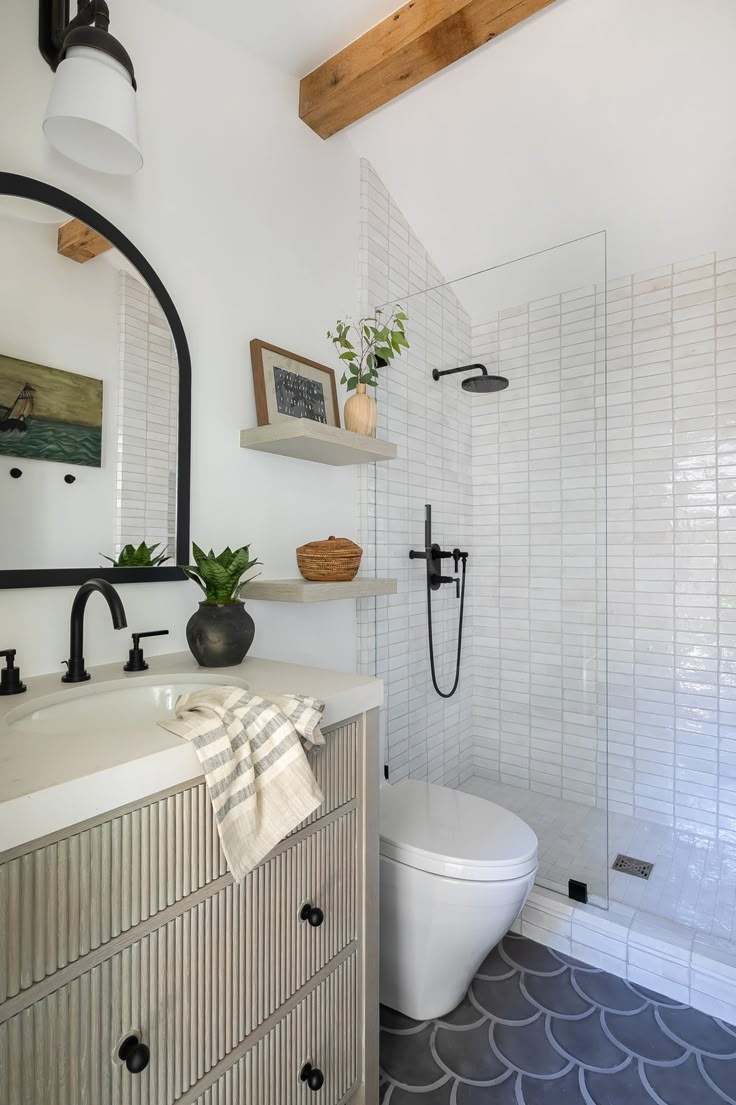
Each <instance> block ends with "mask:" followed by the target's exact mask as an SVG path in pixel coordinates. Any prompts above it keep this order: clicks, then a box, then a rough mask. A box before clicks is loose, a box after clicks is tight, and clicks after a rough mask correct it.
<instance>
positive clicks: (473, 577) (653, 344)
mask: <svg viewBox="0 0 736 1105" xmlns="http://www.w3.org/2000/svg"><path fill="white" fill-rule="evenodd" d="M362 187H363V216H362V219H363V221H362V234H363V239H362V252H361V276H362V287H363V294H364V306H365V307H368V306H371V305H375V304H376V303H382V302H385V301H388V300H391V299H392V298H394V297H403V296H405V292H406V288H407V287H408V289H409V292H410V295H411V294H412V293H420V292H422V291H426V290H427V289H428V288H435V290H434V291H433V292H432V293H431V294H425V295H417V296H416V299H415V300H413V301H412V299H409V301H408V305H409V313H410V315H412V321H411V324H410V328H411V333H410V337H411V338H412V343H413V350H412V353H411V355H410V356H409V357H407V358H402V359H401V361H399V362H398V363H397V364H396V365H394V366H392V367H391V368H390V369H389V370H387V372H386V373H385V378H384V381H383V383H382V387H381V389H380V391H379V393H378V399H379V408H380V424H379V434H381V436H386V437H389V438H390V439H392V440H394V441H396V442H398V444H399V447H400V459H399V461H398V462H395V463H392V464H391V465H386V466H384V467H383V468H380V467H379V468H378V471H377V472H375V473H374V472H370V473H368V474H366V476H365V477H364V480H363V486H362V489H361V519H362V524H363V533H364V539H365V541H366V545H367V547H368V549H369V552H371V553H373V552H375V553H376V562H377V565H379V570H381V571H386V572H390V574H392V575H398V576H399V579H400V594H399V596H397V597H396V598H390V599H385V600H379V601H378V602H377V603H375V604H374V603H370V604H365V603H364V604H363V605H362V607H361V610H360V612H359V619H360V634H361V662H362V664H363V667H364V670H366V671H372V670H377V672H378V674H379V675H382V676H383V677H384V678H385V679H386V680H387V689H388V699H387V703H388V705H387V711H386V713H387V725H388V736H389V753H390V760H391V766H392V773H393V774H394V777H396V778H398V777H400V776H401V775H402V774H407V773H409V772H411V773H412V774H414V775H417V776H419V777H430V778H434V779H438V780H440V781H443V782H446V783H456V782H457V781H460V782H462V781H464V780H466V779H467V778H468V777H470V776H472V775H475V776H477V777H482V778H485V779H488V780H490V781H497V782H501V783H503V784H507V785H510V786H513V787H516V788H519V787H520V788H526V789H528V790H530V791H532V792H535V793H537V794H540V795H544V796H548V797H550V798H553V799H560V800H564V801H568V802H571V803H573V802H574V803H575V804H577V805H578V806H580V807H586V806H587V807H595V806H598V807H599V808H601V809H605V808H606V806H607V805H609V806H610V809H611V811H612V812H613V813H615V814H617V815H621V816H622V817H626V816H629V817H634V818H636V819H637V823H640V822H642V821H643V822H648V823H656V824H659V825H661V826H664V827H668V828H670V829H673V830H674V831H675V833H676V837H674V838H673V839H676V840H677V841H680V842H681V841H682V840H683V839H689V840H691V841H692V847H693V854H694V855H702V856H703V857H705V856H707V855H710V854H711V853H712V849H710V850H709V848H708V842H709V841H717V842H719V843H720V844H722V845H733V844H736V630H735V629H734V624H735V623H736V257H734V256H732V255H731V254H728V255H727V254H723V255H721V254H713V253H712V254H708V255H706V256H703V257H700V258H695V259H693V260H690V261H685V262H682V263H675V264H671V265H666V266H662V267H661V268H660V269H658V270H656V271H654V272H649V273H641V274H636V275H633V276H629V277H624V278H620V279H615V280H610V281H608V283H607V286H606V285H605V284H604V283H603V282H601V283H600V284H598V285H592V286H591V287H589V288H583V289H579V290H576V291H569V292H563V293H562V294H560V295H555V296H551V297H549V298H547V299H544V300H539V301H536V302H532V303H528V304H524V305H521V306H519V307H516V308H512V309H509V310H504V311H502V312H500V313H497V314H494V315H492V316H491V317H490V318H486V319H474V320H472V321H471V320H470V319H469V318H468V315H467V313H466V312H465V311H464V309H463V307H462V305H461V304H460V303H459V302H458V300H457V299H456V298H455V296H454V294H453V292H452V289H451V288H437V287H436V285H440V284H441V283H442V276H441V274H440V273H439V272H438V271H437V270H436V268H435V267H434V266H433V265H432V263H431V261H430V260H429V258H428V257H427V254H426V252H425V251H424V249H423V248H422V246H421V244H420V243H419V242H417V240H416V238H415V237H414V235H413V234H412V231H411V228H410V227H409V226H408V225H407V223H406V220H405V219H404V218H403V216H402V214H401V212H400V211H399V210H398V209H397V208H396V206H395V204H394V203H393V201H392V200H391V197H390V196H389V195H388V193H387V192H386V189H385V188H384V186H383V185H382V183H381V181H380V180H379V179H378V177H377V176H376V174H375V173H374V172H373V170H372V168H371V167H370V165H368V164H367V163H364V165H363V184H362ZM604 321H605V325H604ZM606 340H607V349H608V354H607V369H606V356H605V349H606ZM468 356H471V357H472V359H473V360H476V359H477V360H480V361H483V362H485V363H487V364H488V367H489V371H495V372H499V373H501V374H503V375H506V376H508V378H509V380H510V387H509V388H508V390H506V391H504V392H502V393H500V394H499V395H497V396H495V395H494V396H479V397H474V398H471V397H469V396H466V395H465V393H463V392H462V390H461V388H460V387H459V386H457V385H454V384H452V383H451V382H449V381H447V380H446V381H443V382H442V383H441V384H438V385H435V384H433V383H432V381H431V379H430V377H429V372H430V371H431V369H432V368H433V367H435V366H436V367H450V366H451V365H453V364H459V363H464V361H465V360H466V359H467V358H468ZM468 465H470V468H468ZM425 501H431V502H433V504H434V506H435V517H436V523H437V537H438V539H439V540H441V541H442V542H443V543H446V544H450V545H453V544H455V542H456V541H458V540H459V541H460V543H461V544H465V543H467V544H468V545H469V547H470V551H471V561H470V582H469V587H468V596H469V611H468V619H467V637H466V647H465V655H466V667H465V674H464V679H463V681H462V683H461V693H460V695H459V696H458V698H456V699H453V700H451V702H450V703H449V704H447V703H443V702H442V701H441V700H439V699H438V698H437V697H436V696H435V695H434V694H433V692H432V690H431V684H430V683H429V672H428V663H427V650H426V627H425V595H424V589H423V587H422V582H421V566H418V565H417V563H416V562H415V563H411V562H409V561H408V560H407V559H406V556H407V553H408V549H409V548H410V547H412V546H414V547H417V546H420V545H421V544H422V525H423V505H424V502H425ZM374 539H375V540H374ZM437 608H438V611H439V616H438V625H439V626H440V627H441V628H440V635H441V637H442V638H443V646H442V647H441V648H440V651H441V653H442V654H443V656H444V673H443V678H444V680H445V682H446V681H447V679H448V677H449V674H450V672H449V667H450V663H449V661H450V659H451V657H452V652H453V649H452V644H453V642H454V631H455V624H456V613H457V606H456V603H455V601H454V599H453V598H452V596H451V595H450V593H449V591H447V592H444V593H442V594H441V598H440V601H439V602H438V603H437ZM374 619H375V625H374ZM607 729H608V732H607ZM427 745H428V748H427ZM607 794H608V797H607ZM581 815H582V810H581ZM573 820H575V819H573ZM579 820H580V818H578V821H579ZM624 835H625V834H624ZM632 847H633V845H632ZM601 848H602V849H605V843H604V842H603V841H602V842H601ZM635 854H637V853H635ZM604 855H605V852H604V851H602V854H601V862H603V857H604ZM724 856H726V859H725V860H724V862H727V863H728V866H729V870H728V875H729V877H728V879H727V882H728V885H729V888H730V887H731V885H732V882H733V880H732V878H731V875H732V871H731V866H732V863H733V860H732V857H731V855H730V849H726V851H725V852H724ZM642 858H645V859H646V858H648V857H646V856H643V857H642ZM711 858H712V857H711ZM701 866H702V876H703V877H702V884H701V889H700V891H699V892H698V893H699V894H700V895H701V904H702V901H704V900H705V898H707V897H708V895H709V894H710V897H712V898H713V900H714V901H715V898H716V895H715V891H714V889H713V887H712V886H711V885H710V883H711V881H712V878H713V870H714V868H713V866H712V864H706V863H705V861H704V862H703V864H702V865H701ZM692 908H693V912H694V913H695V914H697V913H699V912H700V913H701V915H702V917H705V916H706V915H707V914H708V913H710V912H712V911H711V910H710V907H709V906H707V907H703V908H702V909H699V907H698V906H697V904H695V905H693V906H692ZM722 908H725V905H723V906H722Z"/></svg>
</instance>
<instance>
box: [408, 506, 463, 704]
mask: <svg viewBox="0 0 736 1105" xmlns="http://www.w3.org/2000/svg"><path fill="white" fill-rule="evenodd" d="M409 559H410V560H424V561H426V565H427V636H428V638H429V665H430V669H431V671H432V683H433V685H434V689H435V690H436V692H437V694H438V695H439V696H440V698H452V696H453V695H454V693H455V691H456V690H457V688H458V684H459V682H460V658H461V654H462V648H463V618H464V615H465V576H466V572H467V566H468V554H467V553H466V552H462V550H461V549H453V550H452V552H444V551H443V550H442V549H441V548H440V546H439V545H437V544H436V543H435V542H434V541H432V507H431V506H430V504H429V503H427V505H426V506H425V508H424V549H423V550H422V551H421V552H420V551H418V550H416V549H412V550H411V551H410V553H409ZM450 559H452V561H453V563H454V565H455V575H454V576H445V575H442V561H443V560H450ZM461 563H462V579H461V577H460V576H459V575H458V574H457V572H458V568H459V566H460V564H461ZM443 583H454V584H455V595H456V596H457V598H458V599H459V600H460V617H459V620H458V634H457V656H456V660H455V680H454V682H453V684H452V687H451V689H450V690H449V691H441V690H440V688H439V685H438V683H437V672H436V668H435V659H434V632H433V629H432V592H433V591H438V590H439V589H440V587H441V586H442V584H443Z"/></svg>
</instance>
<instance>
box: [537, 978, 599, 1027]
mask: <svg viewBox="0 0 736 1105" xmlns="http://www.w3.org/2000/svg"><path fill="white" fill-rule="evenodd" d="M522 991H526V993H527V995H528V996H529V998H530V999H531V1001H533V1002H536V1004H537V1005H538V1006H539V1008H540V1009H543V1010H544V1011H545V1012H546V1013H552V1014H553V1015H555V1016H559V1017H583V1016H585V1014H586V1013H589V1012H590V1010H591V1007H592V1005H593V1004H594V1003H593V1002H591V1001H590V999H586V998H584V997H582V996H581V995H580V994H579V993H578V991H577V990H576V989H575V988H574V986H573V984H572V974H571V972H570V971H565V973H564V975H554V976H552V977H550V976H549V975H533V974H529V973H526V972H525V974H524V975H523V978H522Z"/></svg>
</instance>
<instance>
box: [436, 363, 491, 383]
mask: <svg viewBox="0 0 736 1105" xmlns="http://www.w3.org/2000/svg"><path fill="white" fill-rule="evenodd" d="M476 371H478V372H480V373H481V375H483V376H487V375H488V369H487V368H486V366H485V365H483V364H465V365H461V366H460V368H445V369H443V370H442V371H441V372H440V370H439V369H438V368H433V369H432V379H433V380H439V378H440V376H454V375H455V373H456V372H476Z"/></svg>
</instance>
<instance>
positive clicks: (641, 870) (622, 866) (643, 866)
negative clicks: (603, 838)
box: [612, 855, 654, 879]
mask: <svg viewBox="0 0 736 1105" xmlns="http://www.w3.org/2000/svg"><path fill="white" fill-rule="evenodd" d="M653 868H654V864H653V863H647V862H646V860H643V859H635V858H634V857H633V856H622V855H618V856H616V858H615V860H614V861H613V864H612V870H614V871H623V873H624V874H625V875H634V876H635V877H636V878H637V879H648V878H649V876H650V875H651V873H652V869H653Z"/></svg>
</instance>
